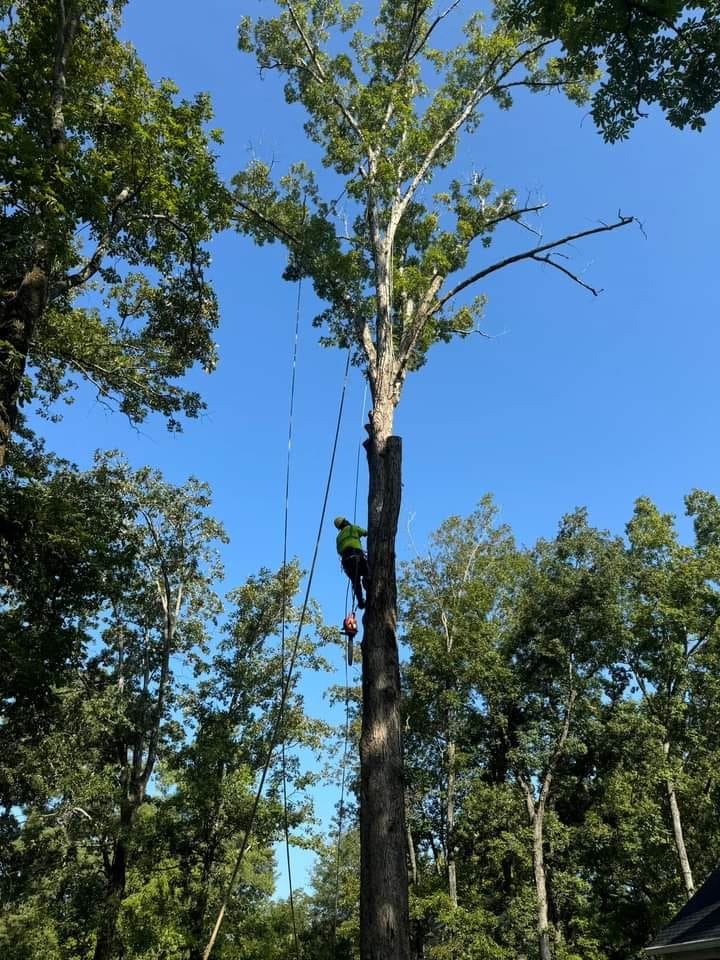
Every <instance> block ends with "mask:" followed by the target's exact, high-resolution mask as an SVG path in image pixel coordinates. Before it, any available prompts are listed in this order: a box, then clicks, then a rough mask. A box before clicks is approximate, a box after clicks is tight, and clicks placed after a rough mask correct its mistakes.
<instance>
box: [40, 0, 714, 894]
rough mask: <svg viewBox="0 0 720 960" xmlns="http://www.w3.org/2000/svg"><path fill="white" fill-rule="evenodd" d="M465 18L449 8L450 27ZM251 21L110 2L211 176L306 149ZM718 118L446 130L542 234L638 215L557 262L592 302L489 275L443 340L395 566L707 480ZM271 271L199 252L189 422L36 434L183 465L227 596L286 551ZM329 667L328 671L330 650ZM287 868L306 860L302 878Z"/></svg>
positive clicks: (83, 411) (248, 5)
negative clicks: (458, 133) (449, 533)
mask: <svg viewBox="0 0 720 960" xmlns="http://www.w3.org/2000/svg"><path fill="white" fill-rule="evenodd" d="M474 7H475V5H474V4H470V3H467V2H466V3H464V4H461V6H460V8H459V10H458V16H461V15H462V12H463V8H465V11H464V12H465V14H466V15H467V14H468V13H469V12H470V11H471V10H472V9H473V8H474ZM271 10H272V4H271V3H269V2H264V3H261V2H256V0H244V2H243V3H242V4H238V3H235V2H230V0H205V2H204V3H203V4H197V3H190V2H189V0H143V2H140V0H130V2H129V4H128V7H127V13H126V20H125V27H124V33H125V35H126V36H127V37H128V39H130V40H131V41H132V42H133V43H134V44H135V45H136V46H137V48H138V50H139V51H140V54H141V56H142V57H143V58H144V60H145V62H146V63H147V65H148V69H149V72H150V75H151V76H152V77H153V78H154V79H156V80H159V79H160V78H161V77H166V76H167V77H171V78H172V79H173V80H174V81H175V82H176V83H178V85H179V86H180V87H181V89H182V91H183V92H184V93H186V94H192V93H193V92H195V91H200V90H207V91H209V92H210V94H211V96H212V99H213V102H214V105H215V111H216V116H217V125H218V126H220V127H222V128H223V130H224V131H225V144H224V146H223V148H222V152H221V159H220V166H221V170H222V172H223V174H225V175H227V176H230V175H231V174H232V173H233V172H234V171H235V170H237V169H239V168H241V167H242V166H244V165H245V164H246V163H247V161H248V160H249V159H250V157H251V156H253V155H255V156H258V157H259V158H261V159H274V161H275V164H276V168H277V169H278V170H282V169H283V168H285V167H286V166H287V165H288V164H290V163H291V162H293V161H296V160H300V159H306V160H310V159H312V158H313V157H314V156H315V151H314V149H311V148H310V147H309V146H308V145H307V143H306V141H305V139H304V134H303V131H302V120H303V117H302V113H301V111H300V109H299V108H298V107H292V108H291V107H287V106H286V105H285V104H284V101H283V99H282V93H281V89H280V85H279V83H278V80H277V78H276V77H275V76H273V75H267V74H266V76H265V77H264V78H263V79H261V78H260V77H259V75H258V71H257V68H256V67H255V65H254V63H253V62H252V60H251V59H250V58H248V57H246V56H241V55H240V54H239V53H238V52H237V50H236V43H235V28H236V24H237V21H238V20H239V18H240V16H241V15H243V14H246V13H250V14H253V13H256V12H258V11H259V12H261V13H263V14H265V15H270V11H271ZM719 119H720V118H719V117H718V113H717V111H716V112H715V114H714V115H712V116H710V117H709V120H708V126H707V129H706V130H705V131H704V132H703V133H702V134H700V135H698V134H694V133H691V132H684V133H683V132H678V131H676V130H674V129H672V128H670V127H669V126H668V125H667V124H666V122H665V121H664V120H663V118H662V117H661V116H659V115H657V114H655V113H653V114H652V115H651V117H650V119H648V120H645V121H643V122H641V123H640V124H639V125H638V126H637V128H636V130H635V132H634V133H633V135H632V137H631V139H630V141H629V142H627V143H623V144H619V145H615V146H606V145H604V144H603V143H602V141H601V139H600V137H599V136H598V134H597V133H596V131H595V129H594V127H593V124H592V121H591V119H590V118H589V117H588V116H587V115H586V112H585V111H583V110H581V109H578V108H577V107H575V106H574V105H572V104H570V103H568V102H566V101H565V100H564V99H563V98H562V97H560V96H559V95H556V94H553V95H549V96H547V95H543V96H534V97H531V96H529V95H528V96H522V97H520V98H519V99H518V102H517V105H516V106H515V108H514V109H513V110H512V111H510V112H507V113H500V112H497V111H494V112H492V114H491V115H490V116H488V118H487V121H486V122H485V123H483V124H482V125H481V126H480V128H479V130H478V131H477V133H476V134H475V135H474V136H472V137H470V138H466V139H465V140H464V142H463V144H462V146H461V148H460V150H459V154H458V160H457V167H456V168H457V170H458V171H459V172H460V173H468V172H470V171H471V170H473V169H480V170H483V171H484V172H485V174H486V176H488V177H489V178H490V179H491V180H494V181H495V183H496V184H497V185H498V186H499V187H514V188H516V190H517V191H518V194H519V195H520V197H524V195H525V194H526V192H528V191H531V192H534V193H538V194H539V195H540V196H541V197H542V198H543V199H545V200H547V201H548V202H549V204H550V207H549V209H548V210H547V212H546V214H545V215H544V217H543V224H542V225H543V231H544V234H545V236H546V237H547V238H550V237H553V236H556V235H563V234H565V233H569V232H573V231H576V230H582V229H585V228H587V227H589V226H591V225H593V224H595V223H596V222H597V221H598V220H601V219H602V220H611V219H612V218H614V216H615V215H616V213H617V211H618V209H620V210H622V212H623V213H625V214H634V215H635V216H637V217H639V218H640V219H641V220H642V223H643V225H644V229H645V234H646V236H643V235H642V233H641V232H640V231H639V230H638V229H636V228H634V227H630V228H625V229H623V230H620V231H617V232H615V233H613V234H609V235H604V236H600V237H595V238H591V239H589V240H587V241H584V242H583V243H582V244H580V245H578V246H577V247H576V248H575V251H574V256H575V259H574V267H575V268H576V269H578V270H580V271H581V272H582V273H583V276H584V277H585V278H586V279H587V280H588V281H589V282H590V283H592V284H593V285H594V286H597V287H602V288H603V290H604V292H603V294H602V295H601V296H600V297H598V298H593V297H592V296H591V295H590V294H588V293H587V292H585V291H583V290H582V289H581V288H580V287H578V286H576V285H574V284H572V283H571V282H569V281H566V280H565V279H564V278H563V277H562V276H561V275H560V274H559V273H557V272H555V271H551V270H548V269H543V267H542V266H541V265H538V264H532V263H529V264H528V263H526V264H520V265H517V266H515V267H511V268H509V269H508V270H506V271H503V272H502V273H501V274H497V275H495V276H494V277H493V278H490V281H489V282H488V285H487V287H485V288H484V292H485V293H487V294H488V296H489V303H488V307H487V312H486V321H485V324H484V329H485V330H486V332H487V333H488V334H491V335H492V336H493V339H483V338H480V337H471V338H469V339H468V340H466V341H464V342H459V343H456V344H453V345H450V346H443V345H440V346H438V347H436V348H434V350H433V351H432V353H431V354H430V358H429V362H428V364H427V366H426V367H425V368H424V369H423V370H422V371H420V373H418V374H417V375H415V376H412V377H411V378H410V379H409V381H408V383H407V386H406V389H405V393H404V396H403V400H402V403H401V405H400V408H399V411H398V417H397V421H396V426H397V432H398V433H399V434H401V435H402V436H403V438H404V492H403V508H402V516H401V534H400V537H399V543H398V546H399V554H400V556H401V557H403V556H409V555H410V553H411V548H410V545H409V543H408V538H407V536H406V533H405V530H406V525H407V522H408V520H409V519H410V517H414V520H413V534H414V537H415V540H416V541H417V543H418V544H419V545H422V543H423V542H424V539H425V536H426V534H427V533H428V532H429V531H431V530H432V529H434V528H435V527H436V526H437V525H438V524H439V523H440V522H441V521H442V520H443V519H444V518H445V517H446V516H448V515H449V514H451V513H466V512H469V511H470V510H471V509H472V507H473V505H474V504H475V503H476V501H477V500H478V498H479V497H480V496H481V495H482V494H483V493H485V492H486V491H490V492H491V493H493V495H494V496H495V498H496V501H497V503H498V504H499V506H500V508H501V517H502V519H503V520H504V521H506V522H507V523H509V524H510V525H511V526H512V528H513V530H514V531H515V534H516V536H517V537H518V539H519V540H520V541H522V542H525V543H531V542H533V541H534V540H535V539H536V538H537V537H539V536H550V535H552V533H553V531H554V529H555V527H556V525H557V521H558V519H559V517H560V516H561V514H562V513H564V512H566V511H568V510H570V509H572V508H573V507H575V506H576V505H580V504H584V505H587V506H588V508H589V510H590V517H591V520H592V521H593V522H594V523H596V524H597V525H599V526H604V527H609V528H610V529H612V530H613V531H616V532H621V531H622V528H623V526H624V524H625V522H626V521H627V519H628V517H629V515H630V512H631V510H632V504H633V501H634V499H635V498H636V497H638V496H640V495H649V496H650V497H652V498H653V499H654V500H655V501H656V503H657V504H658V505H659V506H660V508H661V509H663V510H667V511H672V512H679V513H682V509H683V504H682V498H683V496H684V495H685V494H686V493H687V492H688V491H689V490H690V489H691V488H692V487H702V488H707V489H711V490H714V491H716V492H718V491H719V490H720V482H719V476H718V471H719V468H720V455H719V454H718V445H717V431H718V419H719V418H718V413H719V408H720V397H719V393H718V376H717V367H718V356H719V355H720V331H719V328H718V322H717V320H718V312H719V311H718V307H719V306H720V294H719V293H718V265H717V264H718V254H717V241H716V236H715V232H716V225H717V223H718V220H719V219H720V209H719V207H720V200H719V199H718V191H717V187H716V180H717V175H716V172H715V173H714V172H713V171H716V170H717V162H718V159H717V158H718V156H720V128H719V124H718V120H719ZM507 231H508V232H506V234H505V235H504V236H505V240H502V241H501V243H500V246H499V247H498V249H502V250H505V249H507V250H508V251H510V250H511V249H524V248H525V246H526V245H527V241H528V240H530V239H531V237H530V235H529V234H526V233H524V232H523V231H520V230H519V229H518V228H517V227H512V226H510V227H508V228H507ZM513 243H514V244H515V246H514V247H512V246H511V244H513ZM480 256H487V254H479V257H480ZM480 262H481V260H480V259H478V263H480ZM283 263H284V259H283V254H282V250H281V249H280V248H279V247H264V248H261V249H254V248H253V246H252V244H251V243H250V241H248V240H246V239H243V238H240V237H237V236H235V235H233V234H228V235H226V236H223V237H222V238H220V239H218V240H216V241H215V243H214V248H213V266H212V275H213V280H214V283H215V285H216V289H217V291H218V295H219V298H220V304H221V314H222V324H221V327H220V331H219V336H218V341H219V344H220V357H221V362H220V365H219V368H218V370H217V372H216V373H214V374H213V375H212V376H211V377H206V376H204V375H203V374H200V373H198V374H197V375H193V377H192V378H191V380H192V382H193V384H196V385H199V388H200V389H201V390H202V393H203V395H204V397H205V398H206V400H207V403H208V411H207V414H206V415H205V416H204V417H203V418H202V419H201V420H200V421H197V422H194V421H191V422H189V423H188V424H187V426H186V429H185V431H184V433H182V434H181V435H179V436H174V435H170V434H168V433H167V432H166V431H165V429H164V427H163V425H162V424H161V423H160V422H159V421H156V420H150V421H148V422H147V423H146V424H144V425H143V427H142V431H141V433H139V434H138V433H137V432H135V431H134V430H133V429H131V428H130V427H129V426H128V424H127V423H126V422H125V421H124V420H123V418H122V417H121V416H120V415H114V416H113V415H110V414H108V413H107V411H106V410H105V409H104V408H103V407H102V406H100V405H98V404H96V403H95V402H94V399H93V396H92V394H91V393H90V392H87V391H83V392H81V393H80V394H79V397H78V400H77V402H76V404H75V405H74V406H73V407H71V408H70V409H69V411H68V412H67V414H66V415H65V418H64V420H63V422H62V423H61V424H59V425H53V424H43V425H41V431H42V432H44V434H45V435H46V437H47V439H48V445H49V446H50V448H51V449H54V450H56V451H57V452H59V453H61V454H63V455H65V456H68V457H70V458H71V459H73V460H74V461H75V462H77V463H78V464H79V465H81V466H86V465H88V464H89V462H90V459H91V457H92V453H93V450H94V449H95V448H97V447H102V448H105V449H107V448H114V447H119V448H122V449H123V450H124V451H126V453H127V456H128V458H129V459H130V461H131V462H132V463H134V464H136V465H140V464H144V463H150V464H152V465H154V466H156V467H158V468H159V469H161V470H162V471H163V473H164V474H165V476H166V478H167V479H169V480H172V481H175V482H181V481H182V480H183V479H184V478H185V477H186V476H187V475H188V474H190V473H192V474H194V475H196V476H198V477H200V478H202V479H204V480H207V481H208V482H209V483H210V485H211V486H212V489H213V492H214V496H215V515H216V516H218V517H219V518H220V519H222V521H223V522H224V523H225V525H226V528H227V530H228V533H229V535H230V537H231V541H232V542H231V544H230V546H229V547H228V548H227V549H226V550H225V552H224V558H225V563H226V570H227V578H228V585H233V584H237V583H240V582H241V581H242V580H243V579H244V578H245V577H246V576H248V575H249V574H251V573H252V572H254V571H255V570H257V568H258V567H260V566H261V565H268V566H277V565H279V563H280V560H281V557H282V523H283V514H282V509H283V487H284V470H285V455H286V444H287V406H288V388H289V378H290V359H291V350H292V336H293V325H294V313H295V298H296V289H295V288H294V287H293V286H291V285H289V284H287V283H284V282H283V281H282V280H281V279H280V273H281V270H282V266H283ZM316 306H317V304H316V303H315V302H314V300H313V298H312V295H311V293H310V291H309V288H308V289H307V290H306V291H305V294H304V296H303V323H302V332H301V344H300V357H299V367H298V385H297V410H296V422H295V428H296V435H295V444H294V453H293V457H294V467H293V481H292V482H293V487H292V491H291V515H290V553H291V554H295V555H298V556H299V557H300V558H301V561H302V562H303V563H304V564H305V565H307V564H309V561H310V555H311V551H312V546H313V542H314V537H315V531H316V527H317V522H318V517H319V511H320V505H321V499H322V492H323V484H324V481H325V475H326V471H327V464H328V457H329V452H330V444H331V436H332V430H333V425H334V418H335V414H336V409H337V402H338V398H339V388H340V382H341V377H342V367H343V357H342V356H341V354H340V353H338V352H337V351H328V350H323V349H322V348H320V347H319V346H317V344H316V339H317V335H316V331H314V330H313V329H312V328H311V327H310V319H311V317H312V316H313V313H314V312H315V308H316ZM362 391H363V385H362V381H361V379H360V376H359V374H358V373H357V372H355V373H354V375H353V380H352V383H351V388H350V395H349V398H348V416H347V418H346V422H345V430H344V433H343V437H342V445H341V452H340V464H339V469H338V472H337V476H336V482H335V486H334V490H333V494H332V498H331V503H330V514H329V515H330V517H332V516H334V515H335V514H337V513H344V512H345V513H347V512H350V511H351V509H352V495H353V477H354V466H355V451H356V449H357V443H358V442H359V440H360V439H361V436H360V434H361V431H360V422H361V400H362ZM363 474H364V470H363ZM363 483H364V481H363ZM361 497H362V494H361ZM361 503H362V500H361ZM362 516H363V514H361V520H362ZM333 533H334V531H333V530H332V527H331V526H330V525H329V524H328V525H327V528H326V530H325V535H324V539H323V543H322V551H321V555H320V561H319V567H318V572H317V576H316V589H315V590H314V594H315V595H316V597H317V598H318V600H319V601H320V603H321V605H322V608H323V611H324V613H325V615H326V617H327V619H328V620H330V621H338V623H339V621H340V620H341V619H342V616H343V614H344V611H343V604H344V596H345V584H344V582H343V579H342V577H341V575H340V573H339V570H338V567H337V562H336V558H335V554H334V544H333ZM337 663H338V668H339V669H340V657H339V656H338V657H337ZM327 682H328V681H327V678H322V679H321V680H320V681H315V680H309V681H308V682H307V683H306V687H305V689H306V699H307V702H308V705H309V706H310V707H311V708H313V709H315V710H317V711H318V712H323V711H325V710H326V707H325V706H324V704H323V701H322V691H323V688H324V687H325V685H326V684H327ZM328 799H329V796H328V795H326V798H325V800H326V802H327V800H328ZM333 802H334V800H331V801H330V804H329V806H331V805H332V803H333ZM306 865H307V859H306V858H305V857H302V861H301V862H300V863H299V866H298V868H297V869H298V872H299V875H300V878H301V879H302V876H303V871H304V869H305V868H306ZM281 888H282V884H281Z"/></svg>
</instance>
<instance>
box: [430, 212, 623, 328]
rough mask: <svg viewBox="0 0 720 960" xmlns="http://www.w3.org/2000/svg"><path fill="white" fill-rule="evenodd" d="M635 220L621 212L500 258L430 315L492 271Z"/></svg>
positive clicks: (449, 294) (455, 290)
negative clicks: (610, 219)
mask: <svg viewBox="0 0 720 960" xmlns="http://www.w3.org/2000/svg"><path fill="white" fill-rule="evenodd" d="M634 221H635V217H624V216H622V214H621V215H620V218H619V219H618V220H617V221H616V222H615V223H606V224H602V226H599V227H593V228H592V229H591V230H581V231H580V232H579V233H571V234H568V235H567V236H566V237H561V238H560V239H559V240H553V241H552V242H550V243H544V244H542V245H541V246H539V247H534V248H533V249H531V250H524V251H523V252H522V253H516V254H514V255H513V256H512V257H505V258H504V259H503V260H498V262H497V263H493V264H492V265H491V266H489V267H485V268H484V269H483V270H479V271H478V272H477V273H474V274H473V275H472V276H470V277H467V278H466V279H465V280H462V281H460V283H458V284H456V285H455V286H454V287H453V288H452V290H449V291H448V292H447V293H446V294H445V295H444V296H443V297H441V298H440V299H439V300H438V302H437V303H436V304H435V306H434V307H433V309H432V310H431V311H430V314H429V315H430V316H432V314H434V313H437V312H438V310H441V309H442V308H443V307H444V306H445V304H446V303H447V302H448V300H451V299H452V298H453V297H455V296H457V294H458V293H460V292H461V291H462V290H465V289H466V288H467V287H469V286H471V284H473V283H477V282H478V280H482V279H483V278H484V277H487V276H489V275H490V274H491V273H496V272H497V271H498V270H502V269H503V268H504V267H508V266H510V264H511V263H519V262H520V261H521V260H537V259H541V258H539V257H538V254H540V253H544V252H545V251H546V250H554V249H556V248H557V247H562V246H564V245H565V244H566V243H572V242H573V240H581V239H582V238H583V237H591V236H593V235H594V234H596V233H608V232H609V231H610V230H617V229H618V228H619V227H626V226H628V224H630V223H633V222H634ZM552 265H553V266H555V267H557V268H558V269H559V264H556V263H553V264H552ZM573 279H575V278H573ZM578 282H580V281H578Z"/></svg>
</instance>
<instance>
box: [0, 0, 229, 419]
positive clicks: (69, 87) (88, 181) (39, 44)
mask: <svg viewBox="0 0 720 960" xmlns="http://www.w3.org/2000/svg"><path fill="white" fill-rule="evenodd" d="M123 6H124V0H68V2H67V3H65V4H62V3H56V2H54V0H32V2H31V0H22V2H19V3H13V4H8V5H4V7H5V8H4V9H0V63H1V64H2V82H0V142H2V148H0V184H1V185H2V186H1V187H0V189H1V190H2V198H1V199H2V206H1V207H0V224H1V225H0V264H1V265H2V266H1V267H0V298H1V299H2V301H8V300H9V299H10V298H12V296H13V295H14V294H15V292H16V291H17V290H18V288H19V287H20V284H21V283H22V281H23V278H24V277H25V276H26V275H27V274H28V271H30V270H31V269H33V268H39V269H40V270H41V271H42V274H43V276H44V278H45V281H46V285H47V305H46V308H45V309H44V310H42V311H41V313H40V315H38V316H36V317H35V318H34V329H33V330H32V331H31V343H30V349H29V356H28V362H29V366H28V368H27V371H26V374H27V375H26V377H25V381H24V384H23V387H22V393H21V400H22V401H24V402H29V401H30V400H35V401H37V402H39V404H40V406H41V407H43V408H45V409H48V408H49V405H51V404H52V403H53V402H54V401H56V400H57V399H58V398H59V397H61V396H64V397H65V398H66V399H69V397H68V390H70V389H71V387H72V385H73V383H75V382H76V381H77V380H78V379H79V378H80V379H83V378H84V379H86V380H88V381H89V382H90V383H91V384H93V385H94V386H95V388H96V389H97V392H98V395H99V397H101V398H102V399H104V400H105V401H106V402H111V403H117V405H118V406H119V408H120V409H121V410H122V411H123V412H124V413H125V414H126V415H127V416H128V417H129V418H130V419H131V420H133V421H139V420H142V419H143V417H144V416H145V415H146V413H147V412H148V411H150V410H155V411H159V412H160V413H162V414H163V415H164V416H165V417H167V418H168V423H169V425H170V426H172V427H177V426H178V421H177V417H176V415H177V414H178V413H181V412H182V413H184V414H186V415H189V416H195V415H197V413H198V411H199V410H200V409H201V407H202V403H201V400H200V398H199V396H198V395H197V394H196V393H194V392H190V391H187V390H185V389H184V388H183V387H181V386H180V385H179V384H178V383H177V381H178V379H179V378H180V377H181V376H182V375H183V373H184V372H185V371H186V370H187V369H188V368H189V367H191V366H192V365H193V364H195V363H199V364H201V365H202V366H203V367H204V368H206V369H208V370H210V369H212V368H213V366H214V365H215V362H216V347H215V343H214V342H213V339H212V338H213V330H214V328H215V326H216V324H217V303H216V301H215V297H214V295H213V292H212V290H211V288H210V287H209V285H208V283H207V280H206V278H205V271H206V268H207V266H208V264H209V262H210V258H209V254H208V252H207V248H206V247H207V242H208V241H209V240H210V238H211V237H212V235H213V234H214V233H215V232H216V231H217V230H218V229H220V228H221V227H222V226H223V224H224V223H225V222H226V219H227V211H228V207H227V193H226V191H225V189H224V187H223V185H222V183H221V182H220V180H219V179H218V176H217V173H216V170H215V157H214V154H213V149H212V148H213V144H214V143H216V142H218V139H219V136H218V134H217V133H216V132H213V131H209V130H208V129H207V127H208V123H209V121H210V119H211V115H212V114H211V109H210V103H209V100H208V98H207V96H205V95H199V96H197V97H195V98H194V99H193V100H181V99H179V97H178V90H177V88H176V87H175V86H174V85H173V84H172V83H171V82H170V81H167V80H164V81H162V82H161V83H159V84H153V83H152V82H151V81H150V79H149V78H148V76H147V73H146V71H145V68H144V66H143V64H142V63H141V62H140V60H139V59H138V57H137V54H136V53H135V51H134V50H133V48H132V47H131V45H130V44H128V43H126V42H123V41H121V40H120V39H119V38H118V33H117V32H118V28H119V25H120V16H121V12H122V8H123ZM61 41H64V43H65V48H66V53H67V56H66V58H65V61H64V66H63V61H62V59H61V58H59V54H58V51H59V50H60V49H62V43H61ZM59 43H60V47H59V46H58V45H59ZM3 399H6V398H3Z"/></svg>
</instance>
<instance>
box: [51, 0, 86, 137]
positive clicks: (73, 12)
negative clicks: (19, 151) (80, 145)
mask: <svg viewBox="0 0 720 960" xmlns="http://www.w3.org/2000/svg"><path fill="white" fill-rule="evenodd" d="M58 8H59V10H58V27H57V39H56V46H55V63H54V65H53V74H52V95H51V98H50V143H51V145H52V146H53V147H55V148H56V149H57V150H60V151H62V150H64V149H65V114H64V103H65V91H66V89H67V65H68V60H69V58H70V53H71V51H72V46H73V43H74V41H75V36H76V34H77V30H78V26H79V25H80V9H79V7H78V5H77V3H76V2H74V0H71V4H70V11H69V14H68V13H67V12H66V10H65V0H58Z"/></svg>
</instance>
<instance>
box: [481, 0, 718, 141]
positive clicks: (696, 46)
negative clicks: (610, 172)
mask: <svg viewBox="0 0 720 960" xmlns="http://www.w3.org/2000/svg"><path fill="white" fill-rule="evenodd" d="M497 13H498V14H499V16H500V17H501V18H502V19H503V20H506V21H507V22H508V23H510V24H512V25H514V26H515V27H517V28H519V29H522V28H525V29H527V28H528V27H529V26H532V28H534V29H536V30H537V31H538V33H539V34H540V35H541V36H543V37H545V38H547V39H548V41H549V42H552V41H555V40H557V41H559V42H560V44H561V46H562V56H561V60H568V61H580V62H583V63H584V64H585V65H586V66H587V67H588V68H589V69H595V70H597V71H598V73H600V72H601V71H602V74H603V76H602V80H601V82H600V84H599V86H598V88H597V90H596V92H595V93H594V96H593V101H592V114H593V118H594V120H595V122H596V123H597V125H598V127H599V128H600V130H601V132H602V134H603V137H604V138H605V139H606V140H610V141H615V140H620V139H624V138H625V137H627V136H628V134H629V132H630V131H631V130H632V128H633V127H634V126H635V123H636V122H637V120H638V119H639V118H640V117H644V116H646V114H644V113H643V112H642V107H643V105H644V104H657V105H658V106H659V107H660V109H661V110H663V111H664V113H665V116H666V117H667V119H668V120H669V121H670V123H671V124H672V125H673V126H675V127H680V128H683V127H687V126H689V127H691V129H693V130H701V129H702V128H703V127H704V126H705V122H706V121H705V116H706V115H707V114H708V113H710V111H711V110H712V109H713V108H714V107H715V106H717V104H718V102H720V67H718V63H719V59H718V54H719V53H720V7H718V4H717V2H716V0H701V2H699V3H696V2H693V3H685V2H683V0H648V2H645V0H574V2H572V3H566V2H562V0H507V2H506V0H501V2H500V3H499V4H498V5H497Z"/></svg>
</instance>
